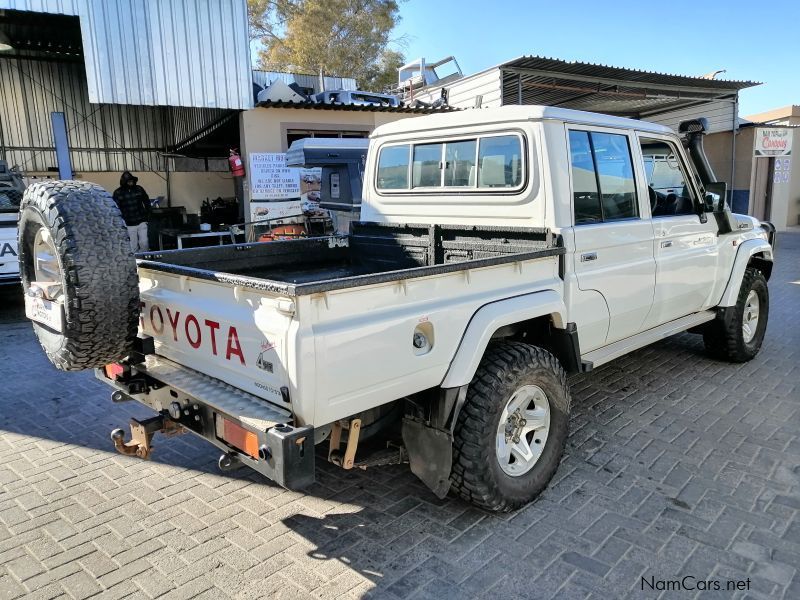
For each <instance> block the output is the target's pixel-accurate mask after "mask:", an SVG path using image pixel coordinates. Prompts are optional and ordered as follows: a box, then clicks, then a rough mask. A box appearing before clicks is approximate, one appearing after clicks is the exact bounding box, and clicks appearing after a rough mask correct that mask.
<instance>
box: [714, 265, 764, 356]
mask: <svg viewBox="0 0 800 600" xmlns="http://www.w3.org/2000/svg"><path fill="white" fill-rule="evenodd" d="M751 290H755V292H756V294H758V300H759V304H760V307H759V319H758V325H757V326H756V333H755V335H754V336H753V339H752V340H750V341H749V342H745V340H744V334H743V331H742V317H743V315H744V310H745V304H746V302H747V296H748V294H749V293H750V291H751ZM726 313H728V314H726ZM768 319H769V289H768V288H767V280H766V278H765V277H764V274H763V273H762V272H761V271H759V270H758V269H754V268H752V267H748V268H747V269H746V270H745V272H744V279H743V280H742V287H741V288H740V289H739V296H738V298H737V299H736V305H735V306H734V307H733V309H732V310H730V311H721V312H720V313H719V314H718V316H717V318H716V319H715V320H714V321H711V322H710V323H708V325H707V326H706V327H705V329H704V330H703V342H704V343H705V347H706V351H707V352H708V353H709V355H710V356H712V357H714V358H717V359H720V360H726V361H729V362H735V363H743V362H747V361H749V360H752V359H753V358H754V357H755V356H756V354H758V351H759V350H761V344H762V343H763V342H764V334H765V333H766V330H767V321H768Z"/></svg>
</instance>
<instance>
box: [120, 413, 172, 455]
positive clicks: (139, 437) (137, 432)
mask: <svg viewBox="0 0 800 600" xmlns="http://www.w3.org/2000/svg"><path fill="white" fill-rule="evenodd" d="M130 428H131V439H130V441H129V442H126V441H125V431H123V430H122V429H115V430H114V431H112V432H111V439H112V440H113V441H114V447H115V448H116V449H117V452H119V453H120V454H125V455H127V456H138V457H139V458H143V459H144V460H148V459H149V458H150V455H151V454H152V452H153V445H152V441H153V436H154V435H155V434H156V433H162V434H164V435H165V436H170V437H171V436H175V435H181V434H182V433H186V430H185V429H184V428H183V426H182V425H180V424H179V423H176V422H175V421H173V420H172V419H168V418H164V415H156V416H155V417H150V418H149V419H144V420H143V421H140V420H138V419H133V418H132V419H131V422H130Z"/></svg>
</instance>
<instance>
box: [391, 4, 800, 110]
mask: <svg viewBox="0 0 800 600" xmlns="http://www.w3.org/2000/svg"><path fill="white" fill-rule="evenodd" d="M400 14H401V16H402V21H401V23H400V25H399V27H398V28H397V31H396V33H397V34H398V35H399V36H405V38H406V41H407V44H406V46H405V47H404V48H402V49H403V51H404V52H405V55H406V57H407V58H408V59H409V60H411V59H414V58H419V57H425V58H426V59H427V60H437V59H439V58H443V57H445V56H448V55H450V54H452V55H454V56H455V57H456V59H457V60H458V62H459V64H460V65H461V69H462V70H463V71H464V73H465V74H470V73H475V72H476V71H480V70H482V69H485V68H487V67H491V66H493V65H496V64H498V63H501V62H504V61H506V60H509V59H511V58H515V57H517V56H520V55H522V54H535V55H540V56H549V57H553V58H560V59H565V60H577V61H585V62H593V63H602V64H608V65H614V66H620V67H631V68H636V69H644V70H648V71H659V72H662V73H678V74H682V75H702V74H704V73H708V72H710V71H715V70H717V69H726V72H725V73H723V74H721V75H719V76H718V78H724V79H744V80H750V81H762V82H764V85H761V86H758V87H755V88H751V89H747V90H744V91H743V92H742V93H741V95H740V108H739V114H740V115H742V116H746V115H749V114H753V113H757V112H763V111H766V110H770V109H772V108H778V107H780V106H786V105H788V104H800V35H799V34H798V24H799V23H800V1H798V0H794V1H792V0H769V1H761V2H758V1H754V0H750V1H749V2H743V1H741V0H729V1H724V2H723V1H721V0H716V1H712V2H707V1H704V0H695V1H694V2H687V1H684V0H668V1H666V2H665V1H664V0H660V1H658V0H657V1H655V2H648V1H643V2H630V1H624V2H622V1H620V2H598V1H597V0H595V1H594V2H585V1H579V2H568V1H564V0H561V1H555V2H554V1H553V0H549V1H545V2H543V1H541V0H531V1H528V2H523V1H511V0H493V1H489V2H487V1H485V0H484V1H482V2H480V1H477V0H427V1H425V0H408V1H406V2H401V4H400Z"/></svg>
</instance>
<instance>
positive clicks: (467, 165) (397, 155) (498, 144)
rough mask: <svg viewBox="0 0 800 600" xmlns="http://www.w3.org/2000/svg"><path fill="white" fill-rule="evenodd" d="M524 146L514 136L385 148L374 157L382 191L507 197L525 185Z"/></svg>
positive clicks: (519, 138)
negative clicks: (499, 194)
mask: <svg viewBox="0 0 800 600" xmlns="http://www.w3.org/2000/svg"><path fill="white" fill-rule="evenodd" d="M524 150H525V144H524V140H523V138H522V136H521V135H520V134H517V133H509V134H503V135H487V136H476V137H472V138H466V139H456V140H444V141H436V142H430V143H429V142H426V143H419V144H400V145H387V146H383V147H381V149H380V153H379V155H378V172H377V180H376V187H377V188H378V190H381V191H388V192H402V191H412V190H422V191H434V190H441V191H450V192H464V191H467V192H468V191H485V190H487V189H491V190H496V191H499V192H510V191H515V190H518V189H520V188H521V187H522V186H523V184H524V181H525V175H526V161H525V152H524Z"/></svg>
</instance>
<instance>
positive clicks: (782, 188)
mask: <svg viewBox="0 0 800 600" xmlns="http://www.w3.org/2000/svg"><path fill="white" fill-rule="evenodd" d="M798 149H800V131H797V130H795V131H794V132H793V139H792V157H791V176H790V177H789V181H788V182H786V183H783V182H780V183H773V184H772V217H771V218H772V222H773V224H774V225H775V227H776V228H777V229H779V230H783V229H786V227H793V226H797V225H798V216H800V156H798ZM757 160H766V159H765V158H760V159H757ZM770 176H772V173H770Z"/></svg>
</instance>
